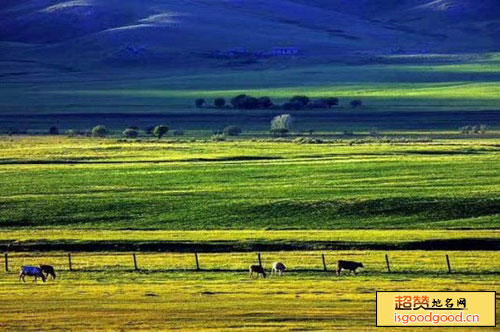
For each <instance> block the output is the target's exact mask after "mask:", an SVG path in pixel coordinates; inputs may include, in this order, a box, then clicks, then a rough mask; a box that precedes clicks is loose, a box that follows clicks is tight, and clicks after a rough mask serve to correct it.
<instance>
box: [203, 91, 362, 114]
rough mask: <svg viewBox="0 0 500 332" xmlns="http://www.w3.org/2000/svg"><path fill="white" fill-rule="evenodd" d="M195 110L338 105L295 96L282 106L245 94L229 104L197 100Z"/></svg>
mask: <svg viewBox="0 0 500 332" xmlns="http://www.w3.org/2000/svg"><path fill="white" fill-rule="evenodd" d="M194 104H195V106H196V107H197V108H203V107H214V108H220V109H243V110H255V109H274V110H285V111H299V110H303V109H314V108H316V109H327V108H333V107H335V106H338V105H339V98H336V97H325V98H317V99H311V98H310V97H308V96H304V95H296V96H293V97H292V98H290V99H289V100H288V101H287V102H284V103H282V104H275V103H274V102H273V101H272V99H271V98H270V97H258V98H257V97H252V96H250V95H247V94H240V95H237V96H236V97H233V98H231V99H230V100H229V103H228V102H227V101H226V99H225V98H223V97H217V98H215V99H214V101H213V104H208V103H207V101H206V100H205V99H204V98H197V99H196V100H195V101H194ZM349 105H350V106H351V107H352V108H358V107H361V106H362V105H363V102H362V101H361V100H359V99H354V100H351V101H350V103H349Z"/></svg>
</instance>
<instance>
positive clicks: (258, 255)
mask: <svg viewBox="0 0 500 332" xmlns="http://www.w3.org/2000/svg"><path fill="white" fill-rule="evenodd" d="M257 259H258V260H259V266H261V267H262V260H261V259H260V252H259V253H257Z"/></svg>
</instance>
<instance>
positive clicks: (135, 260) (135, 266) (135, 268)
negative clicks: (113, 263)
mask: <svg viewBox="0 0 500 332" xmlns="http://www.w3.org/2000/svg"><path fill="white" fill-rule="evenodd" d="M132 256H133V257H134V270H136V271H137V270H139V267H138V266H137V257H136V256H135V252H134V253H133V254H132Z"/></svg>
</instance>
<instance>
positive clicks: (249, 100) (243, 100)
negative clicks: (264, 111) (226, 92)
mask: <svg viewBox="0 0 500 332" xmlns="http://www.w3.org/2000/svg"><path fill="white" fill-rule="evenodd" d="M231 104H232V105H233V107H234V108H239V109H245V110H251V109H256V108H258V107H259V100H258V99H257V98H255V97H252V96H247V95H244V94H241V95H238V96H236V97H234V98H233V99H231Z"/></svg>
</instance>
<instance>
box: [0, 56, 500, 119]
mask: <svg viewBox="0 0 500 332" xmlns="http://www.w3.org/2000/svg"><path fill="white" fill-rule="evenodd" d="M316 63H317V62H316V61H315V59H314V58H312V59H307V58H306V59H302V60H297V61H292V62H286V63H282V64H273V63H269V64H267V65H266V64H262V65H259V66H258V67H249V68H247V67H241V68H231V67H229V68H227V67H224V66H221V68H218V69H217V70H214V69H200V68H195V69H192V70H189V69H186V68H185V67H183V68H182V70H175V69H172V68H170V69H167V70H165V69H161V68H151V69H149V68H148V69H146V70H144V69H141V70H138V69H135V68H133V67H132V68H130V69H129V70H127V71H126V72H124V71H112V70H111V71H109V72H107V73H106V75H105V76H103V75H102V73H98V72H68V73H66V72H65V73H60V74H57V75H55V74H52V75H46V76H41V77H39V78H37V80H36V81H33V80H32V79H29V78H23V77H20V78H17V77H11V78H8V80H7V81H6V82H5V83H4V85H3V88H2V91H1V93H0V106H1V108H0V113H1V114H9V113H14V114H19V113H22V114H46V113H65V114H71V113H109V112H118V113H148V112H154V113H166V114H169V113H172V112H175V111H179V110H184V111H185V110H191V111H195V110H194V104H193V102H194V99H195V98H198V97H203V98H206V99H207V101H209V102H210V103H211V102H212V99H213V98H215V97H220V96H222V97H226V98H228V99H230V98H231V97H234V96H235V95H237V94H239V93H250V94H253V95H255V96H264V95H267V96H270V97H272V98H273V99H274V100H275V101H276V102H283V101H284V100H286V99H288V98H290V97H291V96H293V95H295V94H307V95H309V96H311V97H327V96H333V97H339V98H340V99H341V107H340V109H338V110H337V112H342V111H346V110H349V101H350V100H352V99H355V98H361V99H362V100H363V101H364V105H365V107H364V108H363V110H366V111H374V110H377V111H408V110H413V111H429V110H439V111H446V110H452V111H456V110H498V105H499V102H500V97H499V95H500V94H499V91H500V90H499V84H498V82H499V81H500V61H499V55H498V53H490V54H463V55H451V54H450V55H432V54H429V55H420V56H389V57H384V58H376V59H371V60H370V61H367V60H364V61H361V62H359V61H358V62H356V63H344V62H333V63H327V64H321V65H318V64H316ZM20 70H21V69H20ZM27 91H28V93H27ZM205 112H207V110H205ZM208 112H209V111H208ZM33 125H35V123H33Z"/></svg>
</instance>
